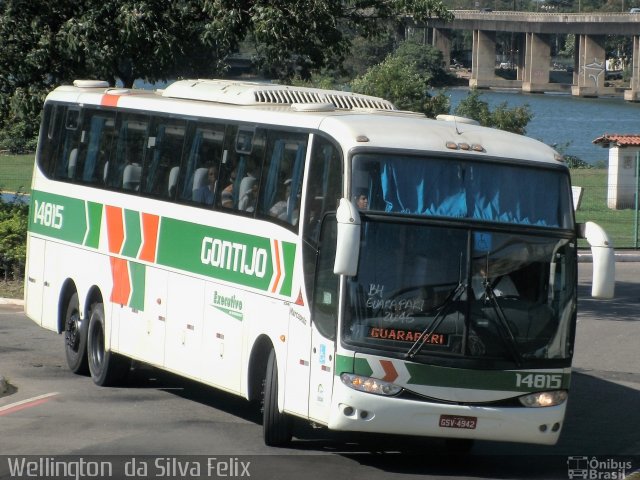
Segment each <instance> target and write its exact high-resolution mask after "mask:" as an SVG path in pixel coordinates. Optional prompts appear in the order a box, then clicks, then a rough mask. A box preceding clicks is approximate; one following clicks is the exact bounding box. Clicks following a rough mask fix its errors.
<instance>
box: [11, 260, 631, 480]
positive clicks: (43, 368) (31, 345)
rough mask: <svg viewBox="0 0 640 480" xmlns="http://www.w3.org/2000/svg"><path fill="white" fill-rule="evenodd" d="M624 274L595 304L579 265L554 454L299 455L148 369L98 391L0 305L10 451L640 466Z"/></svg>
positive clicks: (540, 471) (440, 472)
mask: <svg viewBox="0 0 640 480" xmlns="http://www.w3.org/2000/svg"><path fill="white" fill-rule="evenodd" d="M617 267H618V270H617V278H618V284H617V298H616V300H613V301H607V302H605V301H597V300H593V299H589V298H588V295H589V287H588V279H589V277H590V269H591V265H590V264H580V287H579V288H580V305H579V308H580V315H579V324H578V331H577V338H576V353H575V361H574V366H575V372H576V373H575V374H574V375H573V379H572V390H571V395H570V399H569V404H568V411H567V417H566V422H565V425H564V428H563V432H562V436H561V439H560V441H559V443H558V445H556V446H554V447H542V446H529V445H518V444H501V443H497V442H478V443H477V444H476V446H475V447H474V449H473V451H472V454H471V455H470V456H469V457H466V458H465V459H464V460H461V459H460V458H457V457H451V456H447V455H445V452H446V449H445V447H444V445H443V443H442V442H440V441H438V440H423V439H413V438H396V437H394V438H384V439H381V438H376V437H355V438H351V437H349V439H345V437H344V436H341V435H330V434H328V433H327V432H326V431H324V430H313V429H311V428H309V427H306V426H298V427H297V431H296V434H297V436H298V440H297V441H296V442H295V443H294V445H293V446H292V448H287V449H271V448H268V447H265V446H264V444H263V442H262V437H261V435H262V433H261V427H260V425H259V422H258V418H257V416H256V412H255V410H254V409H252V408H249V406H248V405H247V404H246V403H245V402H243V401H238V400H237V399H236V398H235V397H232V396H229V395H226V394H224V393H220V392H217V391H215V390H213V389H210V388H207V387H203V386H200V385H197V384H195V383H192V382H189V381H186V380H183V379H180V378H177V377H174V376H172V375H167V374H163V373H160V372H157V371H155V370H153V369H150V368H145V367H139V368H137V369H136V370H134V372H133V374H132V375H131V378H130V379H129V380H128V384H127V385H126V386H125V387H124V388H99V387H96V386H94V385H93V384H92V382H91V380H90V379H89V378H87V377H81V376H76V375H73V374H71V373H70V372H69V371H68V370H67V368H66V363H65V360H64V354H63V349H62V338H61V337H60V336H58V335H56V334H54V333H52V332H49V331H46V330H43V329H41V328H39V327H38V326H37V325H35V324H34V323H33V322H31V321H30V320H28V319H27V318H26V317H25V316H24V315H23V314H22V313H21V309H20V307H14V306H7V305H0V375H4V376H6V377H7V378H8V379H9V380H10V381H11V383H13V384H15V385H16V386H17V387H18V390H17V391H16V392H15V393H13V394H12V395H9V396H5V397H4V398H0V454H3V455H12V456H15V455H27V454H40V455H47V456H51V455H72V457H70V458H72V459H73V458H75V459H77V458H79V457H80V456H82V457H87V456H90V455H96V454H109V455H122V456H124V457H117V458H116V457H114V458H115V460H114V461H122V462H124V461H130V459H131V458H132V457H134V456H135V457H136V458H138V459H140V458H142V457H141V456H142V455H153V457H146V458H142V461H147V462H148V466H149V467H150V468H149V471H148V472H147V474H148V478H155V475H157V474H158V473H165V474H166V475H165V476H169V475H168V474H169V473H179V472H171V471H170V469H165V464H164V463H163V462H165V460H164V459H163V457H158V455H161V456H168V457H169V459H168V460H166V461H168V462H169V464H168V465H169V466H171V465H175V463H172V462H173V461H174V460H175V458H174V456H176V455H205V456H207V457H211V456H215V457H216V458H218V459H219V460H220V461H224V462H231V464H230V465H231V466H230V468H233V462H234V461H235V462H236V467H237V469H236V473H238V475H239V474H240V473H241V466H240V465H239V464H237V462H242V461H244V462H251V466H250V470H249V472H248V473H251V476H252V477H253V478H292V479H293V478H296V479H298V478H305V479H309V478H323V479H325V480H326V478H327V477H329V478H330V477H333V478H336V479H343V478H349V479H360V478H362V479H364V478H366V479H383V478H391V477H393V478H402V479H403V480H404V479H413V478H567V476H566V475H567V470H566V469H567V466H566V465H567V459H568V457H569V456H590V457H589V458H592V456H594V455H595V456H597V458H598V459H599V460H602V461H607V460H610V459H611V458H617V457H615V456H617V455H631V456H633V457H630V458H633V459H634V461H635V464H634V466H633V468H634V469H640V434H639V432H640V409H639V408H638V406H639V405H640V355H638V350H639V349H638V339H639V338H640V316H639V314H638V312H639V311H640V310H639V308H638V307H640V285H639V284H640V263H618V265H617ZM48 394H51V396H44V397H43V395H48ZM25 400H27V401H29V402H28V403H24V404H19V402H21V401H25ZM101 458H104V457H101ZM109 458H111V457H109ZM234 459H236V460H234ZM157 461H159V462H160V464H159V467H160V468H162V470H158V469H157V468H158V466H156V465H155V462H157ZM194 461H199V462H205V463H202V470H201V474H202V475H203V478H206V476H205V474H206V473H208V472H206V471H204V470H205V467H206V458H205V457H196V458H195V460H194ZM5 463H6V458H5V457H0V478H11V477H10V476H9V471H8V469H7V465H6V464H5ZM116 463H117V462H116ZM140 465H142V463H139V464H138V467H140ZM154 468H155V470H154ZM138 473H142V472H141V471H140V472H138ZM152 474H154V475H152ZM138 476H139V475H138ZM114 478H115V477H114ZM171 478H186V477H183V476H180V475H177V474H176V475H173V476H171Z"/></svg>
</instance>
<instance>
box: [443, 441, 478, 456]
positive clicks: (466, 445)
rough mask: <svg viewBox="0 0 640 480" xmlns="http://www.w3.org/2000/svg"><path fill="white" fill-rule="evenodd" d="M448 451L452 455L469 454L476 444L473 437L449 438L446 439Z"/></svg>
mask: <svg viewBox="0 0 640 480" xmlns="http://www.w3.org/2000/svg"><path fill="white" fill-rule="evenodd" d="M445 443H446V448H447V451H448V452H449V453H450V454H452V455H468V454H469V453H471V449H472V448H473V446H474V445H475V440H473V439H471V438H447V439H446V440H445Z"/></svg>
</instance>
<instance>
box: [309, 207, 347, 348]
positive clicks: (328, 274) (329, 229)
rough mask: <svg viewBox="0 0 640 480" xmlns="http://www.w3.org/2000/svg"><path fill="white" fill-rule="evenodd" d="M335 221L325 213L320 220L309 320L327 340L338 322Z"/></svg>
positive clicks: (331, 337) (334, 336) (333, 338)
mask: <svg viewBox="0 0 640 480" xmlns="http://www.w3.org/2000/svg"><path fill="white" fill-rule="evenodd" d="M336 227H337V222H336V217H335V215H333V214H331V215H327V216H326V217H325V218H324V221H323V222H322V231H321V232H320V239H319V242H320V244H321V245H322V248H321V249H320V253H319V255H318V257H317V263H316V265H315V280H314V285H315V288H314V290H313V304H312V306H311V321H312V322H313V323H314V324H315V326H316V328H317V329H318V332H320V333H321V334H322V335H323V336H324V337H326V338H328V339H329V340H335V338H336V325H337V322H338V289H339V283H340V276H339V275H336V274H335V273H333V264H334V260H335V257H336V242H337V228H336Z"/></svg>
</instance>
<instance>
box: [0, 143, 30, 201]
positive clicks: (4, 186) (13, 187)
mask: <svg viewBox="0 0 640 480" xmlns="http://www.w3.org/2000/svg"><path fill="white" fill-rule="evenodd" d="M33 162H34V154H33V153H29V154H26V155H5V154H0V191H2V192H4V193H7V192H17V191H21V192H25V193H29V192H30V191H31V174H32V172H33Z"/></svg>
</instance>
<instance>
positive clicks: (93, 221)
mask: <svg viewBox="0 0 640 480" xmlns="http://www.w3.org/2000/svg"><path fill="white" fill-rule="evenodd" d="M87 214H88V217H89V231H88V232H87V238H86V239H85V241H84V244H85V245H86V246H87V247H91V248H98V245H99V244H100V226H101V224H102V204H100V203H95V202H87Z"/></svg>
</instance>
